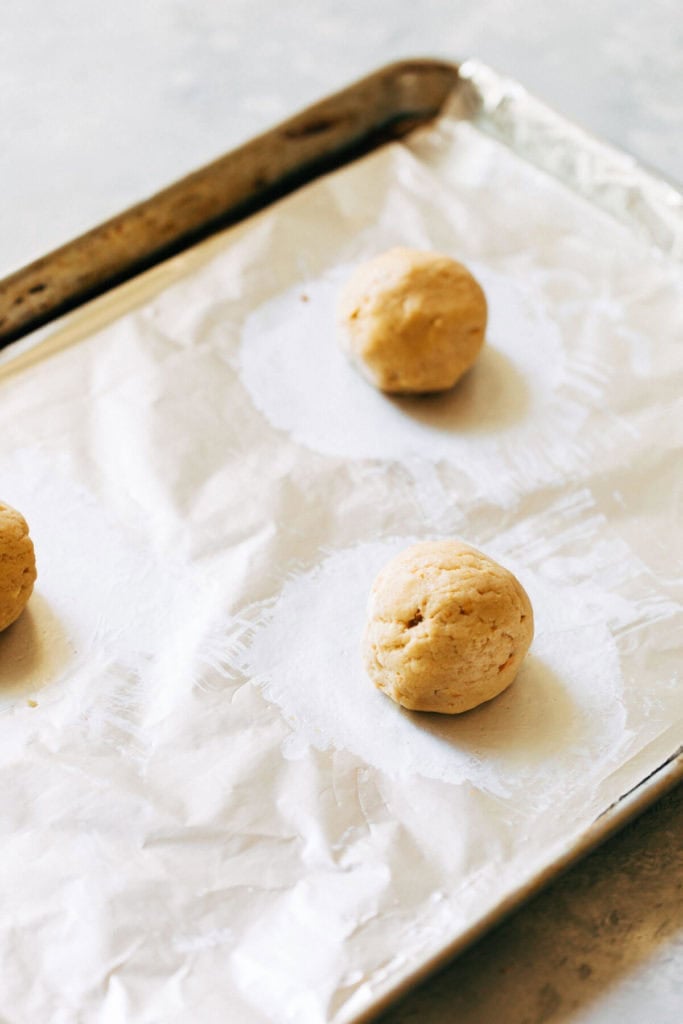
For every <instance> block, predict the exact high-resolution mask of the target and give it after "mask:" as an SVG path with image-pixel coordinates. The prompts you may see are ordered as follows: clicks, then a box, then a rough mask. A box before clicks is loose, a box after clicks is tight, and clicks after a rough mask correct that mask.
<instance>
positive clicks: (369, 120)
mask: <svg viewBox="0 0 683 1024" xmlns="http://www.w3.org/2000/svg"><path fill="white" fill-rule="evenodd" d="M461 86H462V81H461V78H460V72H459V67H458V66H457V65H455V64H448V63H443V62H437V61H429V60H410V61H404V62H400V63H398V64H394V65H391V66H389V67H387V68H385V69H383V70H381V71H378V72H376V73H375V74H372V75H370V76H369V77H367V78H365V79H363V80H362V81H360V82H358V83H356V84H355V85H352V86H351V87H349V88H348V89H345V90H343V91H342V92H340V93H338V94H336V95H334V96H332V97H330V98H328V99H325V100H323V101H322V102H320V103H318V104H316V105H315V106H313V107H311V108H309V109H308V110H306V111H304V112H303V113H301V114H299V115H297V116H296V117H294V118H292V119H290V120H289V121H287V122H285V123H284V124H282V125H279V126H278V127H276V128H274V129H273V130H271V131H269V132H267V133H266V134H264V135H262V136H259V137H258V138H256V139H254V140H252V141H250V142H248V143H247V144H245V145H244V146H242V147H240V148H239V149H237V150H235V151H234V152H231V153H229V154H227V155H226V156H224V157H222V158H221V159H219V160H217V161H216V162H214V163H212V164H211V165H209V166H208V167H206V168H203V169H201V170H199V171H197V172H195V173H193V174H191V175H189V176H188V177H186V178H184V179H182V180H181V181H179V182H177V183H176V184H174V185H172V186H170V187H169V188H167V189H164V190H163V191H162V192H160V193H158V194H157V195H155V196H154V197H152V198H151V199H148V200H146V201H145V202H142V203H140V204H138V205H137V206H135V207H132V208H131V209H130V210H128V211H125V212H124V213H122V214H120V215H119V216H117V217H114V218H113V219H112V220H110V221H108V222H106V223H105V224H103V225H101V226H99V227H97V228H94V229H93V230H92V231H89V232H88V233H87V234H85V235H83V236H81V237H80V238H78V239H76V240H74V241H73V242H70V243H68V244H67V245H65V246H63V247H62V248H60V249H58V250H56V251H54V252H52V253H50V254H48V255H46V256H44V257H43V258H41V259H39V260H37V261H36V262H34V263H32V264H31V265H29V266H27V267H25V268H23V269H21V270H19V271H17V272H16V273H14V274H12V275H11V276H9V277H7V278H5V279H4V280H3V281H0V346H6V345H8V344H10V343H11V342H13V341H15V340H17V339H19V338H22V337H25V336H27V335H29V334H31V332H33V331H35V330H36V329H37V328H38V327H41V326H43V325H46V324H49V323H51V322H52V321H54V320H56V319H57V318H58V317H61V316H62V315H64V314H66V313H68V312H69V311H71V310H75V309H77V308H78V307H80V306H82V305H83V304H85V303H87V302H88V301H89V300H91V299H93V298H94V297H96V296H98V295H101V294H102V293H104V292H107V291H108V290H110V289H113V288H114V287H116V286H118V285H120V284H121V283H122V282H125V281H127V280H129V279H131V278H134V277H136V276H137V275H138V274H140V273H141V272H143V271H145V270H148V269H149V268H151V267H153V266H155V265H156V264H159V263H161V262H162V261H164V260H166V259H168V258H169V257H170V256H173V255H175V254H177V253H180V252H182V251H183V250H185V249H188V248H189V247H191V246H193V245H194V244H196V243H197V242H198V241H200V240H202V239H205V238H208V237H209V236H210V235H212V234H214V233H216V232H218V231H219V230H222V229H223V228H225V227H227V226H229V225H234V224H236V223H238V222H239V221H242V220H245V219H247V218H248V217H250V216H251V215H252V214H253V213H255V212H256V211H259V210H262V209H264V208H265V207H267V206H268V205H269V204H271V203H273V202H274V201H275V200H276V199H279V198H281V197H283V196H285V195H287V194H288V193H291V192H293V191H294V190H296V189H297V188H299V187H300V186H301V185H303V184H305V183H307V182H311V181H313V180H315V179H316V178H317V177H319V176H320V175H323V174H325V173H326V172H329V171H331V170H333V169H335V168H338V167H341V166H342V165H344V164H346V163H349V162H351V161H353V160H355V159H356V158H357V157H359V156H361V155H363V154H367V153H370V152H372V151H373V150H374V149H376V148H377V147H379V146H381V145H382V144H383V143H385V142H386V141H388V140H392V139H396V138H399V137H402V136H406V135H407V134H408V133H410V132H411V131H412V130H414V129H415V128H416V127H418V126H422V125H425V124H427V123H428V122H430V121H431V120H433V119H434V118H435V117H437V116H438V115H439V113H440V112H441V111H442V110H444V109H445V108H446V107H447V106H448V105H449V103H451V102H452V101H453V98H454V96H455V94H456V93H458V91H459V90H460V89H461ZM682 776H683V753H682V749H681V748H679V749H677V750H672V751H671V753H670V755H669V756H668V757H666V758H665V759H663V760H662V763H661V764H660V765H659V766H658V768H657V769H656V770H654V771H652V772H651V773H649V774H648V775H647V777H646V778H643V779H642V780H641V781H640V782H639V783H638V785H636V786H635V787H633V788H632V789H630V790H629V791H627V792H624V793H623V794H621V796H620V797H619V799H618V800H616V801H615V802H614V803H613V804H612V805H611V806H610V807H609V808H608V809H606V810H605V811H604V812H603V813H601V814H600V815H599V817H597V819H596V820H595V821H594V822H593V824H592V825H591V826H590V827H589V828H588V829H587V830H584V831H583V833H582V835H581V836H580V838H579V839H578V840H577V841H576V842H575V843H574V844H573V845H572V846H571V848H570V849H568V850H565V851H564V852H563V853H562V855H561V856H558V857H557V858H556V859H555V860H554V861H553V863H552V864H551V865H550V866H548V867H546V868H545V869H543V870H542V871H540V872H539V873H538V874H537V875H536V876H535V877H534V879H533V881H532V882H530V883H528V884H525V885H523V886H521V887H519V888H517V889H516V890H515V891H514V892H511V893H510V894H509V896H508V897H507V898H506V899H505V900H504V901H503V902H500V903H498V905H496V907H495V908H494V909H493V910H492V911H491V912H490V913H488V914H486V915H485V916H483V917H482V918H481V919H480V920H478V921H477V922H476V924H475V925H473V926H472V927H471V928H469V929H467V930H466V931H464V932H463V933H461V934H460V935H459V936H458V938H457V940H456V941H454V942H452V943H450V944H448V945H446V946H444V947H443V948H442V949H441V951H440V952H439V953H438V955H436V956H434V957H432V958H431V959H430V960H429V961H428V962H425V963H422V964H420V965H419V966H418V967H416V968H415V969H412V970H407V971H406V972H405V973H404V976H403V978H402V980H401V982H400V983H399V984H396V983H392V984H391V985H390V986H389V987H388V988H387V990H386V991H385V992H382V991H381V990H379V989H378V991H377V993H376V997H375V998H374V1000H373V1002H372V1006H370V1007H368V1008H367V1009H366V1010H364V1011H362V1012H361V1013H360V1014H358V1015H356V1016H355V1017H354V1019H355V1020H358V1021H360V1020H369V1019H371V1018H372V1017H374V1016H375V1015H376V1014H378V1013H380V1012H381V1011H382V1010H383V1009H385V1008H386V1006H387V1005H388V1004H389V1002H391V1001H392V1000H394V999H396V998H397V997H399V996H400V995H401V994H402V993H403V992H405V990H406V989H407V988H408V987H410V986H412V985H414V984H415V983H417V982H418V981H420V980H421V979H423V978H424V977H425V976H426V975H427V974H428V973H429V972H431V971H433V970H435V969H437V968H439V967H441V966H443V964H444V963H445V962H446V961H447V960H448V959H450V958H451V957H453V956H454V955H456V954H458V953H459V952H461V951H462V950H463V949H465V948H466V947H467V946H468V945H469V944H470V943H472V942H473V941H474V940H476V939H477V938H478V937H479V936H481V935H482V934H483V933H484V932H485V931H486V930H487V929H488V928H490V927H491V926H492V925H493V924H494V923H496V922H497V921H499V920H500V919H501V918H502V917H503V916H504V915H506V914H508V913H510V912H511V911H513V910H514V909H515V908H516V907H518V906H519V905H520V904H521V903H522V902H524V901H525V900H527V899H528V898H529V897H530V896H531V895H533V894H534V893H536V892H538V891H539V890H540V889H541V888H543V887H544V886H545V885H547V884H548V883H549V882H550V881H551V880H552V879H553V878H555V877H557V875H558V874H559V873H560V872H562V871H564V870H566V869H567V868H568V867H570V866H571V865H572V864H573V863H575V862H576V861H577V860H579V859H580V858H581V857H583V856H585V855H586V854H587V853H588V852H590V851H591V850H592V849H594V848H596V847H597V846H598V845H599V844H601V843H602V842H604V841H605V840H606V839H607V838H608V837H609V836H611V835H612V834H614V833H615V832H616V831H617V830H618V829H620V828H621V827H622V826H623V825H625V824H626V823H627V822H628V821H630V820H631V819H633V818H634V817H635V816H636V815H638V814H640V813H641V812H642V811H643V810H645V809H646V808H647V807H648V806H649V805H651V804H652V803H653V801H655V800H656V799H658V798H659V797H660V796H661V795H662V794H663V793H665V792H666V791H667V790H668V789H670V788H671V787H673V786H674V785H675V784H676V783H677V782H678V781H679V780H680V779H681V777H682Z"/></svg>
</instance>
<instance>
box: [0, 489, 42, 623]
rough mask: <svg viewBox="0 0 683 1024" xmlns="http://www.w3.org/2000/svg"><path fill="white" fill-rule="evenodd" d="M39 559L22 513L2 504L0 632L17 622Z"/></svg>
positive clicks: (31, 584)
mask: <svg viewBox="0 0 683 1024" xmlns="http://www.w3.org/2000/svg"><path fill="white" fill-rule="evenodd" d="M36 575H37V573H36V558H35V554H34V551H33V542H32V541H31V538H30V537H29V535H28V525H27V523H26V520H25V519H24V517H23V516H22V514H21V512H17V511H16V509H13V508H10V506H9V505H5V504H4V503H3V502H0V630H2V629H6V628H7V626H11V624H12V623H13V622H14V621H15V619H18V618H19V616H20V615H21V613H22V612H23V610H24V606H25V605H26V602H27V601H28V599H29V597H30V596H31V592H32V590H33V584H34V583H35V581H36Z"/></svg>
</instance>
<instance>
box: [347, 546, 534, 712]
mask: <svg viewBox="0 0 683 1024" xmlns="http://www.w3.org/2000/svg"><path fill="white" fill-rule="evenodd" d="M533 635H534V617H533V611H532V608H531V604H530V602H529V598H528V597H527V595H526V592H525V590H524V588H523V587H522V585H521V584H520V583H519V582H518V580H517V579H516V578H515V577H514V576H513V575H512V573H511V572H508V570H507V569H504V568H503V567H502V566H501V565H498V564H497V563H496V562H494V561H493V560H492V559H490V558H488V557H487V556H486V555H484V554H482V553H481V551H476V550H475V549H474V548H470V547H468V546H467V545H466V544H461V543H460V542H459V541H454V540H446V541H428V542H426V543H422V544H416V545H415V546H414V547H410V548H407V549H406V550H405V551H402V552H401V554H399V555H397V556H396V558H393V559H392V560H391V561H390V562H389V563H388V564H387V565H386V566H385V567H384V568H383V569H382V571H381V572H380V574H379V576H378V577H377V579H376V580H375V582H374V584H373V587H372V592H371V595H370V603H369V608H368V623H367V628H366V632H365V638H364V642H363V654H364V658H365V666H366V668H367V671H368V674H369V676H370V678H371V679H372V681H373V682H374V683H375V686H377V687H378V688H379V689H380V690H383V691H384V692H385V693H386V694H387V696H389V697H391V699H392V700H395V701H396V702H397V703H398V704H402V705H403V707H404V708H410V709H411V710H412V711H439V712H441V713H442V714H446V715H454V714H458V713H459V712H461V711H469V710H470V709H471V708H474V707H476V706H477V705H478V704H482V703H483V702H484V701H487V700H491V699H492V698H493V697H496V696H497V695H498V694H499V693H502V691H503V690H504V689H506V687H508V686H509V685H510V683H512V681H513V680H514V678H515V676H516V675H517V672H518V670H519V667H520V665H521V663H522V660H523V659H524V656H525V654H526V652H527V651H528V649H529V646H530V644H531V641H532V639H533Z"/></svg>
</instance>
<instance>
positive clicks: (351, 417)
mask: <svg viewBox="0 0 683 1024" xmlns="http://www.w3.org/2000/svg"><path fill="white" fill-rule="evenodd" d="M469 265H470V267H471V269H472V271H473V273H474V274H475V275H476V276H477V278H478V279H479V280H480V282H481V284H482V286H483V288H484V290H485V292H486V294H487V297H488V300H489V326H488V330H487V341H486V344H485V346H484V349H483V350H482V353H481V355H480V357H479V359H478V361H477V363H476V365H475V366H474V368H473V369H472V370H471V371H470V372H469V373H467V374H466V375H465V377H464V378H463V379H462V380H461V381H460V382H459V384H458V385H456V387H455V388H454V389H452V390H451V391H448V392H445V393H443V394H440V395H429V396H406V397H390V396H387V395H383V394H381V393H380V392H378V391H377V390H376V389H375V388H374V387H372V386H371V385H370V384H369V383H367V382H366V381H365V379H364V378H363V377H362V376H361V375H360V373H359V372H358V371H357V370H356V369H355V368H354V367H353V366H351V364H350V363H349V361H348V360H347V359H346V357H345V356H344V354H343V353H342V352H341V350H340V348H339V345H338V343H337V339H336V334H335V331H336V326H335V302H336V298H337V293H338V291H339V288H340V286H341V285H342V283H343V282H344V281H345V279H346V278H347V277H348V276H349V274H350V272H351V268H350V267H348V266H342V267H341V268H335V269H334V270H332V271H330V272H328V273H327V274H326V275H325V276H322V277H318V278H317V279H314V280H311V281H308V282H307V285H306V294H307V296H308V299H309V301H308V302H307V303H305V304H304V303H301V301H300V291H301V287H300V285H299V284H297V285H296V286H294V287H292V288H290V289H289V290H288V291H286V292H284V293H283V294H281V295H279V296H277V297H276V298H274V299H271V300H270V301H267V302H265V303H264V304H263V305H262V306H261V307H260V308H259V309H258V310H257V311H256V312H254V313H253V314H252V315H251V316H250V317H248V319H247V321H246V323H245V327H244V331H243V336H242V343H241V347H240V352H239V373H240V376H241V380H242V383H243V384H244V386H245V388H246V390H247V391H248V393H249V395H250V396H251V399H252V401H253V403H254V405H255V406H256V407H257V408H258V409H259V410H260V412H261V413H262V414H263V416H264V417H265V418H266V419H267V420H268V421H269V422H270V423H271V425H272V426H274V427H276V428H277V429H279V430H283V431H286V432H287V433H288V434H290V435H291V436H292V438H293V439H294V440H295V441H297V442H298V443H299V444H302V445H304V446H306V447H308V448H311V449H313V450H315V451H319V452H322V453H323V454H326V455H332V456H341V457H345V458H382V459H400V460H410V459H411V458H413V459H414V458H416V457H417V458H420V459H426V460H430V461H432V462H438V461H440V460H446V461H450V462H453V463H456V464H457V465H458V467H459V469H460V470H461V471H463V472H465V473H468V474H469V476H470V477H471V478H472V480H473V481H474V482H475V485H476V490H477V491H479V492H481V493H483V494H489V495H493V494H496V495H500V494H501V492H504V491H505V489H506V478H507V477H509V476H519V477H520V478H521V479H526V480H527V481H528V480H529V479H533V478H534V477H540V478H543V477H544V475H547V473H548V469H547V466H548V463H550V464H552V465H553V466H554V467H556V468H557V466H561V467H562V471H563V473H564V472H565V471H566V470H567V469H568V468H570V466H568V465H567V460H569V463H571V458H572V438H573V437H574V436H575V435H577V434H578V432H579V430H580V428H581V426H582V424H583V423H584V422H585V420H586V417H587V415H588V410H587V400H586V387H587V381H589V382H590V385H591V388H593V390H595V387H596V380H595V375H594V373H593V371H594V368H593V367H581V366H579V365H570V361H569V360H568V357H567V353H566V351H565V348H564V345H563V339H562V337H561V334H560V331H559V328H558V326H557V324H556V323H555V322H554V321H553V320H552V319H551V317H550V315H549V314H548V312H547V311H546V308H545V305H544V303H543V301H542V298H541V293H540V286H539V288H537V289H536V290H534V286H533V274H531V273H529V274H528V275H527V280H526V282H525V287H522V286H521V285H520V284H519V283H517V282H515V280H514V279H513V278H512V277H509V276H506V275H504V274H501V273H498V272H495V271H493V270H491V269H490V268H488V267H486V266H483V265H480V264H476V263H474V262H473V261H470V262H469ZM584 377H585V380H584ZM575 378H576V380H575ZM599 385H600V382H599V381H598V382H597V386H598V390H597V393H596V394H594V395H593V396H592V398H593V399H594V400H595V399H597V400H599V397H600V393H601V387H600V386H599ZM574 392H576V393H574ZM556 449H557V450H556ZM560 449H561V451H560Z"/></svg>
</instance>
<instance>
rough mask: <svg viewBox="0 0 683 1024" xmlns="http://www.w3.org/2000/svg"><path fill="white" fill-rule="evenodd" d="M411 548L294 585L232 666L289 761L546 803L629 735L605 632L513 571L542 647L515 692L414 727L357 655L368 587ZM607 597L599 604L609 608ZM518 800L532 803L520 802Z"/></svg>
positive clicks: (375, 547) (580, 606)
mask: <svg viewBox="0 0 683 1024" xmlns="http://www.w3.org/2000/svg"><path fill="white" fill-rule="evenodd" d="M409 543H412V539H411V538H408V539H406V538H403V539H401V540H382V541H378V542H374V543H365V544H360V545H358V546H357V547H353V548H349V549H346V550H343V551H339V552H337V553H335V554H332V555H330V556H329V557H327V558H326V559H325V560H324V561H323V562H322V563H321V564H320V565H319V566H318V567H317V568H316V569H315V570H313V571H311V572H308V573H303V574H301V575H298V576H295V577H293V578H291V579H290V580H288V581H287V582H286V583H285V585H284V587H283V589H282V591H281V594H280V596H279V598H278V600H277V601H276V603H275V605H274V606H273V607H272V609H270V610H269V611H267V612H266V613H265V614H263V615H262V616H261V619H260V621H259V623H258V625H257V626H256V629H255V633H254V636H253V639H252V641H251V644H250V645H249V647H248V648H247V649H246V651H244V652H243V654H242V656H241V662H240V666H239V667H240V668H241V669H242V670H243V671H244V672H245V673H247V674H248V675H250V676H251V678H252V679H253V680H254V681H255V682H256V683H258V684H259V685H260V686H261V687H262V688H263V691H264V693H265V695H266V697H267V698H268V699H269V700H271V701H273V702H274V703H275V704H277V705H278V706H279V707H280V708H281V710H282V711H283V713H284V715H285V717H286V718H287V720H288V721H289V722H290V724H291V725H292V726H293V728H294V733H293V736H292V738H291V741H290V744H289V745H288V747H287V750H286V753H287V754H288V756H290V757H299V756H303V755H304V753H305V751H306V749H307V747H308V746H309V745H310V746H313V747H315V748H317V749H321V750H324V749H327V748H329V747H337V748H341V749H346V750H348V751H351V752H352V753H355V754H357V755H358V756H360V757H362V758H363V759H364V760H365V761H366V762H367V763H369V764H371V765H374V766H375V767H376V768H380V769H381V770H383V771H385V772H388V773H390V774H393V775H404V774H405V775H423V776H427V777H430V778H435V779H441V780H444V781H448V782H452V783H458V782H464V781H470V782H472V783H473V784H475V785H476V786H478V787H481V788H482V789H485V790H487V791H489V792H491V793H494V794H497V795H500V796H510V795H513V794H514V795H515V797H516V798H518V799H522V801H523V802H525V803H526V802H528V801H531V802H532V803H534V804H535V805H544V804H545V803H546V802H547V801H548V800H550V799H551V796H552V794H553V793H556V792H557V789H558V787H559V788H564V787H565V786H566V787H571V786H572V785H574V784H575V781H576V774H577V773H579V774H581V775H582V776H584V777H585V775H586V774H587V773H590V772H592V771H593V770H595V769H597V767H598V766H599V765H600V763H601V762H603V760H604V758H605V757H606V756H607V755H608V754H610V753H611V752H612V747H613V746H614V745H615V744H616V743H618V741H619V739H620V737H621V735H622V730H623V724H624V709H623V706H622V703H621V689H622V682H621V672H620V666H619V657H618V653H617V648H616V644H615V641H614V639H613V637H612V635H611V633H610V630H609V628H608V626H607V623H606V621H604V620H600V619H598V620H596V619H595V618H594V617H592V616H591V615H590V614H587V611H586V605H585V603H584V601H583V599H582V595H581V589H580V588H577V587H576V586H574V587H571V586H562V585H558V584H556V583H554V582H552V581H548V580H546V579H544V578H542V577H541V576H540V574H539V573H538V572H535V571H529V570H525V569H524V567H520V566H516V565H514V564H511V562H510V559H509V558H508V559H507V560H506V562H507V564H508V565H509V567H510V568H511V569H512V570H513V571H515V572H517V574H518V575H519V577H520V579H521V580H522V582H523V584H524V586H525V587H526V588H527V590H528V592H529V596H530V598H531V601H532V604H533V606H534V610H535V616H536V637H535V640H534V643H533V646H532V649H531V653H530V655H529V656H528V657H527V659H526V662H525V664H524V667H523V669H522V671H521V672H520V674H519V676H518V677H517V680H516V682H515V683H514V684H513V686H512V687H511V688H510V689H509V690H508V691H506V692H505V693H504V694H503V695H501V696H500V697H499V698H497V699H496V700H494V701H492V702H490V703H488V704H486V705H482V706H481V707H480V708H477V709H475V710H474V711H472V712H469V713H468V714H466V715H461V716H454V717H448V716H442V715H422V714H416V713H413V712H409V711H406V710H404V709H402V708H400V707H398V706H397V705H395V704H393V703H392V702H391V701H390V700H388V698H387V697H385V696H384V695H383V694H381V693H380V692H379V691H377V690H376V689H374V687H373V686H372V684H371V682H370V680H369V679H368V678H367V676H366V674H365V671H364V668H363V665H362V661H361V654H360V640H361V636H362V632H363V628H364V622H365V610H366V604H367V598H368V593H369V590H370V586H371V583H372V580H373V578H374V576H375V575H376V573H377V572H378V571H379V569H380V568H381V567H382V565H383V564H384V563H385V562H386V561H387V560H388V559H389V558H391V557H392V556H393V555H394V554H396V553H397V552H398V551H399V550H401V549H402V548H403V547H405V546H406V545H407V544H409ZM608 604H609V595H605V605H606V606H607V605H608ZM525 790H526V795H522V794H523V793H524V791H525Z"/></svg>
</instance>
